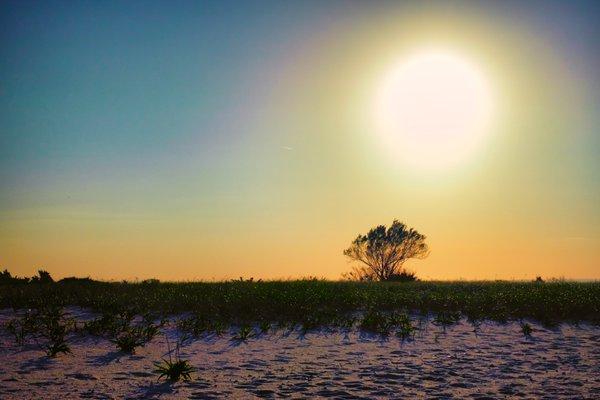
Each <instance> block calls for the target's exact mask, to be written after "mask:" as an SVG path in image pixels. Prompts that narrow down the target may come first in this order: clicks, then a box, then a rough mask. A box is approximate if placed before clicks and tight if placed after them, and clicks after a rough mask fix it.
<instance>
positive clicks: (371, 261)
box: [344, 220, 429, 281]
mask: <svg viewBox="0 0 600 400" xmlns="http://www.w3.org/2000/svg"><path fill="white" fill-rule="evenodd" d="M425 239H426V237H425V236H424V235H421V234H420V233H419V232H417V231H416V230H415V229H413V228H410V229H409V228H407V227H406V225H405V224H403V223H402V222H399V221H398V220H394V222H393V223H392V225H390V227H389V228H386V226H385V225H379V226H378V227H376V228H373V229H371V230H370V231H369V233H367V234H366V235H358V237H357V238H356V239H354V241H353V242H352V244H351V245H350V247H348V248H347V249H346V250H344V255H345V256H347V257H349V258H350V259H352V260H354V261H360V262H361V263H363V264H364V265H361V266H359V267H355V268H354V270H353V271H352V272H350V273H349V274H347V276H348V277H349V278H352V279H358V280H370V281H371V280H380V281H387V280H394V278H395V277H399V276H403V275H406V273H405V272H403V271H402V266H403V264H404V262H405V261H406V260H408V259H409V258H419V259H422V258H425V257H427V255H428V254H429V248H428V247H427V244H425Z"/></svg>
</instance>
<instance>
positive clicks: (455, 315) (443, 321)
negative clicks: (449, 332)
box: [433, 310, 460, 330]
mask: <svg viewBox="0 0 600 400" xmlns="http://www.w3.org/2000/svg"><path fill="white" fill-rule="evenodd" d="M459 321H460V312H458V311H448V310H443V311H440V312H438V313H437V314H436V315H435V317H434V318H433V324H434V325H438V326H441V327H442V328H444V330H445V329H446V328H447V327H449V326H452V325H454V324H456V323H458V322H459Z"/></svg>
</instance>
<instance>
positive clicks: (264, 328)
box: [259, 321, 271, 333]
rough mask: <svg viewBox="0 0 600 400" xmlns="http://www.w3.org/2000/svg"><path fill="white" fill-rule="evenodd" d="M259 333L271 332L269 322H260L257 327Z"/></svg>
mask: <svg viewBox="0 0 600 400" xmlns="http://www.w3.org/2000/svg"><path fill="white" fill-rule="evenodd" d="M259 329H260V333H269V331H270V330H271V323H270V322H269V321H262V322H261V323H260V326H259Z"/></svg>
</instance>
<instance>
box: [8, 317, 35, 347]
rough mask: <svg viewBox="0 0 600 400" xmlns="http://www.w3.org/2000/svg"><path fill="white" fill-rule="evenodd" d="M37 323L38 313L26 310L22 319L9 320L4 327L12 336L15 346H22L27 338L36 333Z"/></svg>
mask: <svg viewBox="0 0 600 400" xmlns="http://www.w3.org/2000/svg"><path fill="white" fill-rule="evenodd" d="M38 322H39V318H38V313H37V312H33V311H31V310H27V312H26V313H25V315H23V316H22V317H20V318H13V319H11V320H9V321H8V322H7V323H6V325H5V329H6V330H7V332H8V333H10V334H11V335H13V336H14V338H15V342H17V345H19V346H22V345H24V344H25V341H26V340H27V337H28V336H30V335H33V334H35V333H36V332H37V331H38V329H39V326H38V325H39V323H38Z"/></svg>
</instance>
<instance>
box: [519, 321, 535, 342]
mask: <svg viewBox="0 0 600 400" xmlns="http://www.w3.org/2000/svg"><path fill="white" fill-rule="evenodd" d="M520 325H521V332H522V333H523V336H525V337H526V338H530V337H531V334H532V333H533V328H532V327H531V325H529V324H528V323H527V322H521V323H520Z"/></svg>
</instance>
